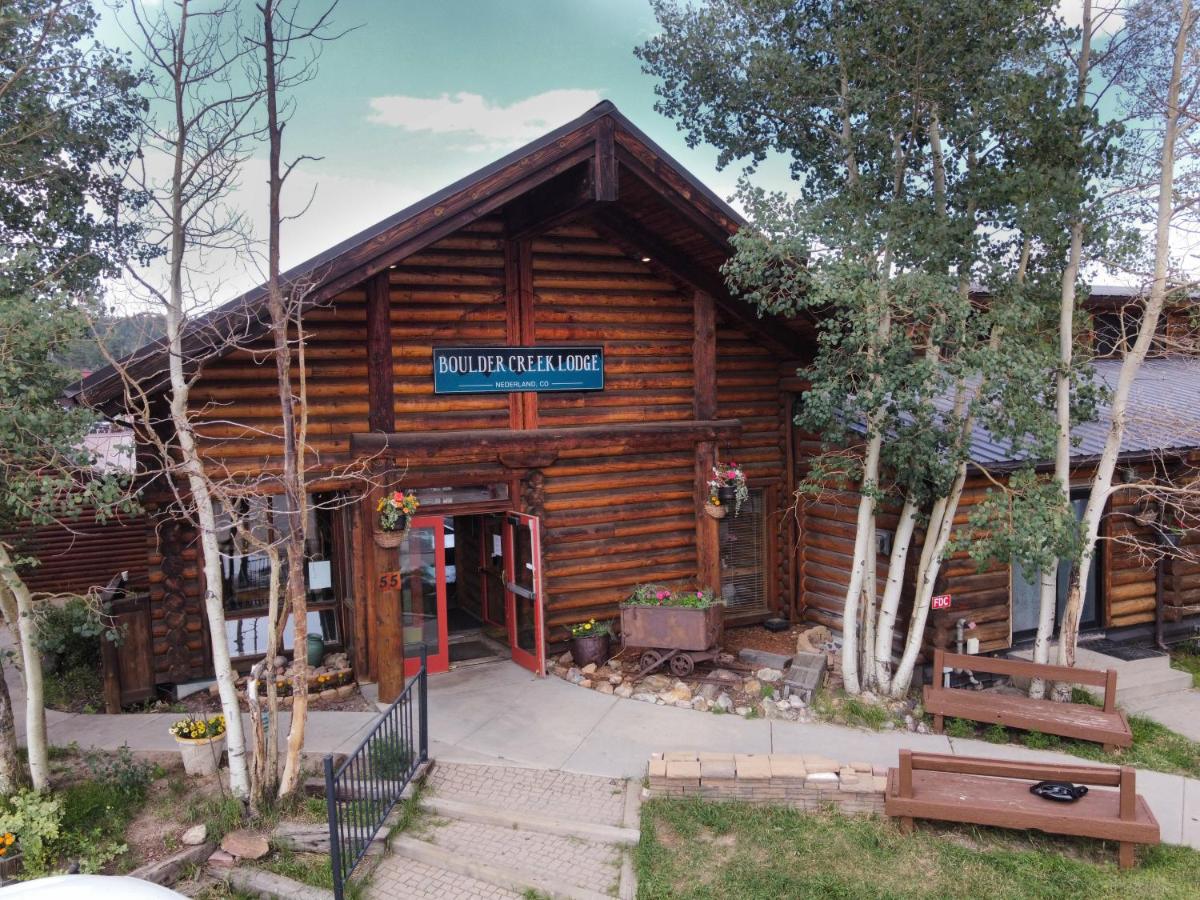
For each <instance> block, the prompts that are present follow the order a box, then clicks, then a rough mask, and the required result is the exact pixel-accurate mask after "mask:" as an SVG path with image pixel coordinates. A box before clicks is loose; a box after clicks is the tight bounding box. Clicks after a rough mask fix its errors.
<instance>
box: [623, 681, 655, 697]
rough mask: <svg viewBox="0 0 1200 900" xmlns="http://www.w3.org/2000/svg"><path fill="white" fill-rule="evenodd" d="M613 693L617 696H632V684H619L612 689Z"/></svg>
mask: <svg viewBox="0 0 1200 900" xmlns="http://www.w3.org/2000/svg"><path fill="white" fill-rule="evenodd" d="M613 693H614V694H616V695H617V696H618V697H632V696H633V685H632V684H619V685H617V687H616V689H615V690H614V691H613ZM651 696H653V695H651Z"/></svg>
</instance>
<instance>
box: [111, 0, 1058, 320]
mask: <svg viewBox="0 0 1200 900" xmlns="http://www.w3.org/2000/svg"><path fill="white" fill-rule="evenodd" d="M149 2H156V0H149ZM199 2H200V3H202V2H203V0H199ZM310 2H311V4H312V6H313V8H314V9H318V10H319V9H323V8H324V7H325V5H326V2H325V0H303V3H304V4H307V3H310ZM246 5H247V10H248V11H249V12H250V13H252V12H253V5H252V0H246ZM1080 5H1081V3H1080V0H1064V3H1063V12H1064V15H1065V16H1066V18H1067V19H1068V20H1074V21H1078V18H1079V16H1078V7H1079V6H1080ZM334 24H335V26H336V27H337V28H339V29H346V28H349V29H351V30H350V31H349V32H348V33H347V34H345V35H344V36H343V37H341V38H340V39H339V40H337V41H335V42H332V43H329V44H327V45H325V47H324V49H323V52H322V56H321V59H320V63H319V65H320V69H319V73H318V76H317V77H316V79H314V80H313V81H311V82H310V83H308V84H306V85H304V86H302V87H301V88H300V89H299V90H298V91H297V92H296V109H295V114H294V117H293V118H292V120H291V122H290V123H289V125H288V127H287V129H286V131H285V145H284V155H285V158H290V157H293V156H295V155H297V154H304V155H306V156H315V157H319V159H317V160H315V161H311V162H310V161H305V162H304V163H303V164H302V165H301V166H300V167H299V168H298V169H297V171H296V173H295V175H294V176H293V177H292V178H291V179H290V180H289V182H288V184H287V191H286V193H285V197H284V209H285V212H293V213H294V212H298V211H300V210H301V209H304V208H305V206H306V204H307V209H306V211H305V212H304V215H303V216H302V217H300V218H299V219H298V220H296V221H294V222H289V223H286V224H285V226H284V234H283V263H284V267H285V268H287V267H288V266H290V265H294V264H296V263H299V262H302V261H303V260H305V259H308V258H309V257H312V256H314V255H316V254H318V253H320V252H322V251H323V250H325V249H327V248H328V247H330V246H332V245H334V244H336V243H337V242H338V241H340V240H342V239H344V238H347V237H349V236H351V235H353V234H355V233H356V232H358V231H361V230H362V229H364V228H367V227H369V226H370V225H372V224H374V223H375V222H377V221H379V220H381V219H383V218H385V217H387V216H389V215H391V214H392V213H394V212H396V211H397V210H399V209H402V208H403V207H405V206H407V205H409V204H411V203H413V202H415V201H417V200H420V199H421V198H423V197H425V196H428V195H429V194H432V193H434V192H435V191H437V190H439V189H441V188H442V187H444V186H446V185H447V184H450V183H451V182H453V181H455V180H457V179H459V178H461V177H463V176H464V175H467V174H469V173H471V172H473V171H475V170H476V169H479V168H481V167H483V166H486V165H488V164H489V163H491V162H492V161H494V160H495V159H497V158H499V157H500V156H502V155H504V154H505V153H507V152H509V151H511V150H513V149H515V148H516V147H519V146H521V145H522V144H524V143H527V142H528V141H531V140H534V139H536V138H538V137H540V136H541V135H542V134H544V133H546V132H547V131H550V130H552V129H553V128H555V127H557V126H559V125H561V124H563V123H564V122H567V121H569V120H570V119H572V118H575V117H576V116H578V115H580V114H582V113H583V112H585V111H586V110H587V109H589V108H590V107H592V106H594V105H595V104H596V103H598V102H599V101H600V100H603V99H607V100H611V101H612V102H613V103H615V104H616V105H617V107H618V108H619V109H620V110H621V111H622V112H623V113H624V114H625V115H626V116H628V117H629V118H630V119H631V120H632V121H633V122H634V123H635V124H636V125H637V126H638V127H639V128H641V129H642V130H643V131H644V132H646V133H647V134H648V135H649V136H650V138H651V139H652V140H654V141H655V142H657V143H658V144H659V145H660V146H661V147H663V148H664V149H665V150H666V151H667V152H668V153H669V154H671V155H672V156H674V157H675V158H676V159H677V160H678V161H679V162H680V163H681V164H682V165H683V166H684V167H686V168H687V169H689V170H690V171H691V172H692V173H693V174H694V175H695V176H697V177H698V178H699V179H700V180H701V181H703V182H704V183H705V184H707V185H708V186H709V187H710V188H711V189H712V190H714V191H715V192H716V193H717V194H718V195H720V196H722V197H724V198H726V199H730V198H732V195H733V193H734V189H735V186H736V183H737V179H738V176H739V174H740V172H741V166H740V165H739V164H737V163H734V164H733V165H731V166H729V167H728V168H727V169H725V170H724V171H719V170H718V169H717V167H716V158H717V154H716V151H715V150H713V148H711V147H708V146H701V147H696V148H689V147H687V146H686V143H685V142H684V139H683V135H682V134H681V133H680V132H679V131H678V129H677V128H676V126H675V123H674V122H673V121H671V120H669V119H667V118H666V117H664V116H662V115H660V114H659V113H657V112H655V111H654V101H655V94H654V86H655V79H654V78H653V77H652V76H650V75H647V74H645V73H643V72H642V71H641V65H640V62H639V61H638V60H637V58H636V57H635V56H634V54H633V49H634V47H636V46H638V45H639V44H641V43H643V42H645V41H646V40H647V39H648V38H650V37H651V36H653V35H654V34H655V33H656V31H657V24H656V22H655V19H654V15H653V12H652V10H651V8H650V4H649V0H341V2H340V4H339V6H338V8H337V11H336V14H335V19H334ZM99 37H100V38H101V39H102V40H104V41H105V42H106V43H112V44H116V45H124V46H129V41H128V40H127V39H126V37H125V36H124V34H123V33H122V31H121V30H120V28H119V27H117V24H116V20H115V19H114V17H113V15H112V14H111V13H108V14H106V15H105V18H104V20H103V22H102V26H101V31H100V35H99ZM265 181H266V164H265V152H260V153H259V154H258V156H257V158H256V159H252V160H251V161H250V162H249V163H248V164H247V166H246V168H245V172H244V174H243V178H242V181H241V184H240V186H239V189H238V191H237V193H236V196H235V198H234V199H235V202H236V203H237V204H238V205H239V206H240V207H241V208H242V210H243V211H244V213H245V214H246V215H247V217H248V218H249V220H250V222H251V224H252V227H253V230H254V231H255V233H256V234H258V235H264V234H265V232H266V205H267V191H266V184H265ZM756 182H757V183H758V184H760V185H762V186H764V187H766V188H769V189H787V188H789V187H791V186H792V185H791V183H790V180H789V177H788V173H787V166H786V163H785V162H784V161H782V160H778V159H775V160H769V161H768V162H767V163H766V164H765V165H764V166H763V167H761V169H760V171H759V173H758V175H757V176H756ZM310 201H311V202H310ZM216 268H217V270H218V271H217V272H216V274H215V275H213V276H212V277H211V278H210V279H209V281H208V282H206V284H205V287H204V288H203V290H204V291H207V292H208V293H210V294H214V295H215V296H212V297H210V298H208V302H214V301H220V300H225V299H228V298H229V297H231V296H234V295H235V294H237V293H240V292H241V291H243V290H246V289H248V288H250V287H252V286H254V285H255V284H257V283H259V282H260V281H261V280H262V279H261V274H260V272H259V270H258V269H257V268H255V267H254V266H251V265H248V264H246V263H245V261H244V260H242V261H238V260H235V259H232V258H231V259H226V260H223V261H221V262H220V263H219V264H218V265H217V266H216ZM203 305H207V303H205V304H203Z"/></svg>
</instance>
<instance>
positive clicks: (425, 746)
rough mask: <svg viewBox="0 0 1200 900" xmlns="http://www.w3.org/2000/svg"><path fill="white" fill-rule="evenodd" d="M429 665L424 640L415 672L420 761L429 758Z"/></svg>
mask: <svg viewBox="0 0 1200 900" xmlns="http://www.w3.org/2000/svg"><path fill="white" fill-rule="evenodd" d="M428 670H429V666H428V648H427V647H426V646H425V643H424V641H422V642H421V669H420V671H419V672H418V673H417V678H418V681H419V682H420V683H419V685H418V687H417V692H418V694H419V695H420V699H421V716H420V719H419V722H420V726H419V727H420V729H421V738H420V741H421V743H420V746H421V762H425V761H426V760H427V759H429V691H428V684H429V671H428Z"/></svg>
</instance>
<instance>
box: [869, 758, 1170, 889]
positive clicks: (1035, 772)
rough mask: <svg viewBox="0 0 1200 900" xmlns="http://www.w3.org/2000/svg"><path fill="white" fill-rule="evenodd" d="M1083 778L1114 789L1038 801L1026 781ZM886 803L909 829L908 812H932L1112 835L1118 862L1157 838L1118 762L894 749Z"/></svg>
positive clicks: (1125, 864) (1131, 776)
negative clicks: (1065, 800)
mask: <svg viewBox="0 0 1200 900" xmlns="http://www.w3.org/2000/svg"><path fill="white" fill-rule="evenodd" d="M1045 780H1055V781H1071V782H1083V783H1084V784H1089V785H1093V786H1097V787H1108V788H1117V790H1115V791H1113V790H1089V791H1088V793H1087V795H1086V796H1084V797H1080V798H1079V800H1078V802H1076V803H1043V802H1042V801H1041V799H1040V798H1037V797H1034V796H1033V795H1031V794H1030V793H1029V790H1028V785H1027V782H1030V781H1045ZM884 810H885V812H886V813H887V815H889V816H893V817H896V818H899V819H900V825H901V827H902V828H903V829H905V830H911V829H912V825H913V819H935V820H939V821H943V822H963V823H966V824H970V825H990V826H994V827H997V828H1014V829H1021V830H1027V829H1034V830H1037V831H1045V832H1047V833H1049V834H1065V835H1072V836H1075V837H1090V838H1098V839H1101V840H1110V841H1117V842H1118V843H1119V844H1120V850H1119V853H1118V862H1119V863H1120V865H1121V868H1123V869H1125V868H1129V867H1130V866H1132V865H1133V862H1134V856H1133V850H1134V846H1135V845H1136V844H1157V843H1158V842H1159V828H1158V820H1157V819H1155V818H1154V813H1153V812H1152V811H1151V810H1150V806H1149V804H1147V803H1146V800H1145V798H1143V797H1140V796H1138V794H1137V772H1136V771H1135V770H1134V769H1133V768H1131V767H1129V766H1122V767H1120V768H1115V767H1113V766H1103V767H1101V766H1076V765H1071V764H1065V765H1062V764H1058V763H1025V762H1014V761H1010V760H1001V759H979V758H974V757H967V756H947V755H944V754H940V753H914V752H913V751H911V750H901V751H900V765H899V767H898V768H894V769H889V770H888V781H887V794H886V796H885V798H884Z"/></svg>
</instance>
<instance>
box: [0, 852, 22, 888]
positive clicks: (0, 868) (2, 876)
mask: <svg viewBox="0 0 1200 900" xmlns="http://www.w3.org/2000/svg"><path fill="white" fill-rule="evenodd" d="M22 859H23V857H22V855H21V853H20V852H17V853H11V854H10V855H8V856H0V883H3V882H5V881H8V880H9V879H11V878H16V877H17V876H18V875H20V874H21V860H22Z"/></svg>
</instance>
